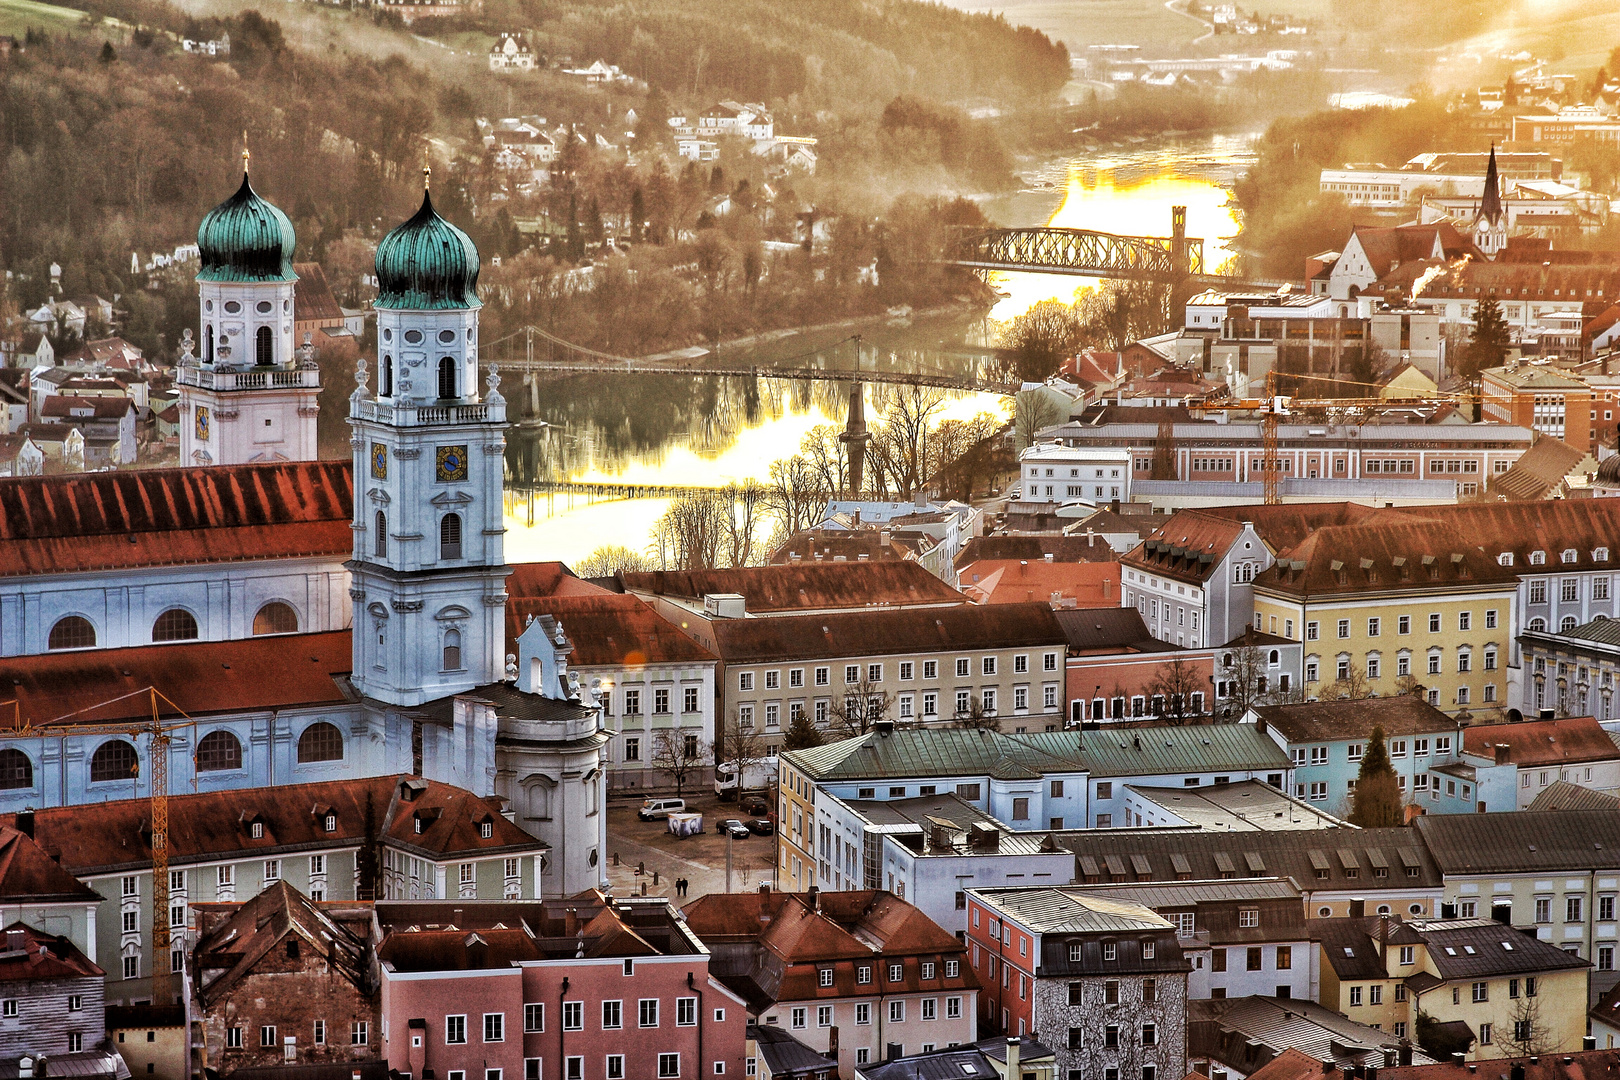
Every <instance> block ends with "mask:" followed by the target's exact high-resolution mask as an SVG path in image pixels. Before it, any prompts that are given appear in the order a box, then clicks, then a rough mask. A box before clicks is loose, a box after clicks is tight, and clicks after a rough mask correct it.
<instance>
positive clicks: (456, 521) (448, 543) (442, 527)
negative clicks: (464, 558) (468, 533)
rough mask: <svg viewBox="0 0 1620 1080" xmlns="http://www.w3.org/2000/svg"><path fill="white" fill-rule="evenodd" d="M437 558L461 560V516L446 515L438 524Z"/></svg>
mask: <svg viewBox="0 0 1620 1080" xmlns="http://www.w3.org/2000/svg"><path fill="white" fill-rule="evenodd" d="M439 558H441V559H459V558H461V515H460V514H446V515H444V520H442V521H440V522H439Z"/></svg>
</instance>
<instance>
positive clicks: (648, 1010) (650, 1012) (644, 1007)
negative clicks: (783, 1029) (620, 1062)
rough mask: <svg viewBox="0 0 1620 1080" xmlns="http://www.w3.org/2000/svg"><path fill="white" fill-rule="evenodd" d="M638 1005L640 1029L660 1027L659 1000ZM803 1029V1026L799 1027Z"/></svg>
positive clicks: (644, 1000) (644, 1001)
mask: <svg viewBox="0 0 1620 1080" xmlns="http://www.w3.org/2000/svg"><path fill="white" fill-rule="evenodd" d="M636 1004H637V1009H636V1023H637V1026H639V1027H644V1028H655V1027H657V1026H658V999H657V998H642V999H641V1000H640V1001H639V1002H637V1003H636ZM799 1026H800V1027H803V1026H804V1025H803V1024H800V1025H799Z"/></svg>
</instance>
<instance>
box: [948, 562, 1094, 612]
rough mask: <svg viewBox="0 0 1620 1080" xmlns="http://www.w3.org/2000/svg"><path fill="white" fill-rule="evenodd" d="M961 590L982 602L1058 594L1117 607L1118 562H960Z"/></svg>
mask: <svg viewBox="0 0 1620 1080" xmlns="http://www.w3.org/2000/svg"><path fill="white" fill-rule="evenodd" d="M957 572H958V574H959V575H960V577H961V581H962V591H963V592H965V593H966V594H967V595H968V596H970V597H972V598H973V600H974V601H975V602H976V603H981V604H1020V603H1035V602H1046V603H1052V602H1054V601H1053V598H1054V597H1057V598H1060V599H1061V600H1065V601H1073V602H1074V603H1075V604H1076V605H1078V606H1080V607H1086V608H1118V607H1119V595H1120V569H1119V564H1118V563H1117V562H1112V561H1110V562H1064V563H1060V562H1056V561H1054V562H1046V561H1045V560H1044V559H1034V560H1013V559H1002V560H988V559H985V560H980V561H979V562H975V563H969V564H967V565H965V566H959V567H958V568H957Z"/></svg>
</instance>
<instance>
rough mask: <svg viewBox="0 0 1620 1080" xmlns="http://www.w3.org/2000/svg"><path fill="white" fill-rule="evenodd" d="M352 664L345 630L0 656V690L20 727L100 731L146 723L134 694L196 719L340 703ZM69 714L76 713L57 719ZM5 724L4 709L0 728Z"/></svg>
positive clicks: (9, 721) (146, 707)
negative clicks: (151, 695) (81, 726)
mask: <svg viewBox="0 0 1620 1080" xmlns="http://www.w3.org/2000/svg"><path fill="white" fill-rule="evenodd" d="M352 666H353V660H352V656H351V650H350V640H349V631H347V630H333V631H328V632H327V633H322V634H283V635H277V636H274V637H257V638H238V639H235V640H231V641H191V642H175V643H172V644H162V645H137V646H134V647H132V648H127V649H87V650H83V651H77V652H53V653H44V654H42V655H39V656H7V657H0V686H4V687H6V693H5V695H4V697H5V698H6V699H7V700H15V701H17V702H18V709H19V711H20V713H21V716H20V719H21V720H22V722H23V723H24V724H33V725H36V726H39V725H44V724H51V723H55V722H58V721H59V722H60V723H62V724H74V723H102V722H106V721H110V720H126V719H131V718H136V717H142V716H144V717H148V718H149V717H150V716H151V713H152V705H151V702H150V700H149V699H148V698H147V697H146V696H144V695H141V694H139V691H142V690H145V689H147V688H148V687H152V688H155V689H156V690H157V691H158V692H159V693H160V694H162V695H164V697H167V698H168V699H169V701H170V702H172V703H173V705H174V706H177V707H178V708H180V709H182V710H184V711H185V712H186V714H187V715H189V716H197V717H201V716H208V715H211V714H218V713H240V712H241V711H242V710H243V708H244V707H246V706H247V705H249V704H250V705H251V706H252V707H253V708H255V709H280V708H289V707H291V706H295V705H341V704H344V703H346V702H348V701H349V700H350V698H349V695H348V694H347V693H346V692H345V688H344V686H343V685H342V684H340V683H339V682H338V676H341V675H345V674H347V673H348V671H349V669H350V667H352ZM120 698H121V699H123V700H115V699H120ZM159 704H160V712H161V713H162V714H164V715H166V716H173V709H172V708H170V707H169V706H167V705H163V704H162V702H161V701H160V703H159ZM81 710H87V711H81ZM70 713H77V714H78V715H75V716H73V717H72V718H71V719H61V718H65V717H67V716H68V714H70ZM13 723H14V718H13V715H12V710H10V709H6V710H5V715H4V719H3V720H0V727H10V726H12V725H13Z"/></svg>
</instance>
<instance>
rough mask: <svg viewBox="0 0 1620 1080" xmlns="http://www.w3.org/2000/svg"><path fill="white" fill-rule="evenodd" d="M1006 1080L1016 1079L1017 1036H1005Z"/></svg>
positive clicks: (1017, 1079)
mask: <svg viewBox="0 0 1620 1080" xmlns="http://www.w3.org/2000/svg"><path fill="white" fill-rule="evenodd" d="M1007 1080H1019V1078H1018V1036H1016V1035H1009V1036H1007Z"/></svg>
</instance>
